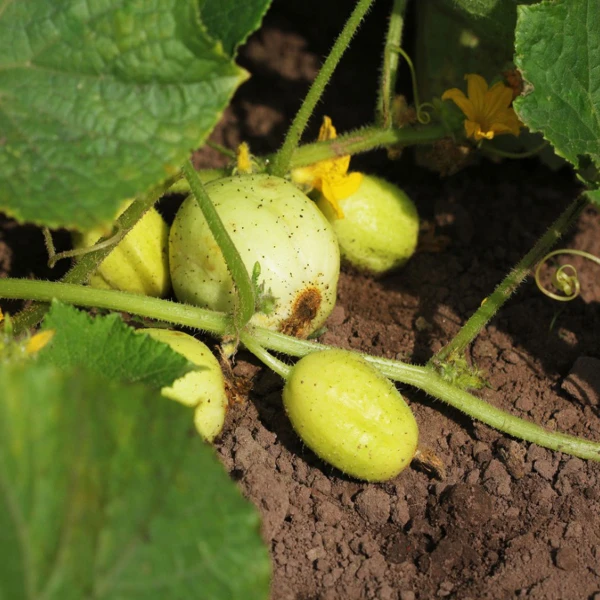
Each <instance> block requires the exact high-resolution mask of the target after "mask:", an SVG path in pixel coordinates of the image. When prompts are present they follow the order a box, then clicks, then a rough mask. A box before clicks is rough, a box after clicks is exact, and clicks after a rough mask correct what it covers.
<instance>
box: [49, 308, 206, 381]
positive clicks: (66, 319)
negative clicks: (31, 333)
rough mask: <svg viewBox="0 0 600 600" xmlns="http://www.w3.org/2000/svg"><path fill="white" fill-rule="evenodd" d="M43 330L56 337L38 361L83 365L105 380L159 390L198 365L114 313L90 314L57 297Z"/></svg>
mask: <svg viewBox="0 0 600 600" xmlns="http://www.w3.org/2000/svg"><path fill="white" fill-rule="evenodd" d="M43 329H52V330H54V337H53V338H52V341H51V342H50V343H49V344H48V345H47V346H46V347H45V348H43V349H42V350H41V351H40V353H39V360H40V361H41V362H42V363H44V364H53V365H56V366H57V367H59V368H61V369H64V370H70V369H72V368H73V367H82V368H83V367H85V368H86V369H87V370H89V371H92V372H94V373H96V374H97V375H99V376H102V377H105V378H107V379H116V380H118V381H122V382H126V383H129V382H141V383H144V384H146V385H147V386H149V387H152V388H154V389H160V388H162V387H165V386H169V385H171V384H172V383H173V382H174V381H175V380H176V379H178V378H179V377H182V376H183V375H185V373H187V372H188V371H190V370H192V369H197V368H198V367H196V366H195V365H193V364H192V363H190V362H189V361H188V360H187V359H186V358H184V357H183V356H182V355H181V354H179V353H177V352H175V351H174V350H172V349H171V347H170V346H169V345H168V344H164V343H163V342H158V341H156V340H154V339H152V338H151V337H150V336H147V335H140V334H137V333H135V330H134V329H133V328H131V327H129V326H128V325H126V324H125V323H124V322H123V320H122V319H121V317H120V316H119V315H118V314H116V313H111V314H109V315H106V316H97V317H92V316H90V315H89V314H88V313H87V312H84V311H81V310H77V309H76V308H74V307H72V306H68V305H66V304H62V303H60V302H58V301H56V300H55V301H54V302H53V303H52V306H51V307H50V310H49V312H48V313H47V314H46V317H45V319H44V323H43Z"/></svg>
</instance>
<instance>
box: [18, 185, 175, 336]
mask: <svg viewBox="0 0 600 600" xmlns="http://www.w3.org/2000/svg"><path fill="white" fill-rule="evenodd" d="M175 179H176V177H172V178H170V179H168V180H167V181H165V182H164V183H162V184H160V185H157V186H156V187H155V188H153V189H152V190H150V191H149V192H148V193H147V194H145V195H144V196H142V197H141V198H139V199H137V200H136V201H135V202H133V203H132V204H131V205H130V206H129V207H128V208H127V210H125V212H123V214H122V215H121V216H120V217H119V218H118V219H117V221H116V223H115V226H116V227H117V228H118V230H119V231H120V232H122V234H123V237H124V236H125V235H126V234H127V232H128V231H130V230H131V229H132V228H133V227H134V225H135V224H136V223H137V222H138V221H139V220H140V219H141V218H142V217H143V216H144V214H145V213H146V212H147V211H148V210H150V208H152V206H153V205H154V204H155V203H156V201H157V200H158V199H159V198H160V197H161V196H162V195H163V194H164V193H165V191H166V190H167V189H169V187H171V185H173V183H174V181H175ZM110 236H111V234H110V233H109V234H108V236H105V237H103V238H101V239H100V240H99V242H103V241H105V240H107V239H108V238H109V237H110ZM113 248H114V244H113V245H111V246H107V247H103V248H99V249H98V250H95V251H93V252H88V253H87V254H85V255H84V256H82V257H81V258H80V259H79V260H78V261H77V262H76V263H75V264H74V265H73V267H72V268H71V269H70V270H69V271H68V272H67V273H66V274H65V276H64V277H63V278H62V279H61V282H63V283H75V284H76V283H85V282H86V281H87V280H88V279H89V277H90V275H92V273H94V271H96V269H97V268H98V267H99V266H100V264H101V263H102V261H103V260H104V259H105V258H106V257H107V256H108V255H109V254H110V253H111V252H112V250H113ZM26 298H29V299H34V298H33V296H31V297H27V296H26ZM47 310H48V305H47V304H40V303H38V302H34V303H33V304H32V305H31V306H28V307H27V308H26V309H24V310H22V311H21V312H20V313H19V314H17V315H16V316H15V317H14V318H13V327H14V331H15V333H16V334H18V333H21V332H23V331H25V330H26V329H29V328H30V327H35V325H37V324H38V323H39V322H40V321H41V320H42V319H43V318H44V315H45V314H46V311H47Z"/></svg>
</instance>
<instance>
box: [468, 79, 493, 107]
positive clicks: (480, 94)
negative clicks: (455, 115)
mask: <svg viewBox="0 0 600 600" xmlns="http://www.w3.org/2000/svg"><path fill="white" fill-rule="evenodd" d="M465 79H466V80H467V96H468V97H469V100H470V101H471V102H472V103H473V107H474V108H475V111H476V112H477V113H481V112H483V111H484V110H485V94H486V92H487V91H488V84H487V83H486V81H485V79H484V78H483V77H482V76H481V75H476V74H475V73H470V74H468V75H465Z"/></svg>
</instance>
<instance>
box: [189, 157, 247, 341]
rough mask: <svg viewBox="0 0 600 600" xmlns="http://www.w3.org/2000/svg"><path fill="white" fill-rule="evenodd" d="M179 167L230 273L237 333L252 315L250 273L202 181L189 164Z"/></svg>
mask: <svg viewBox="0 0 600 600" xmlns="http://www.w3.org/2000/svg"><path fill="white" fill-rule="evenodd" d="M181 170H182V171H183V174H184V175H185V178H186V179H187V181H188V183H189V184H190V189H191V190H192V192H193V194H194V196H195V197H196V202H198V206H199V207H200V210H201V211H202V214H203V215H204V218H205V219H206V222H207V223H208V226H209V227H210V231H211V233H212V234H213V237H214V238H215V241H216V242H217V244H218V245H219V248H220V249H221V252H222V253H223V257H224V258H225V263H226V264H227V268H228V269H229V272H230V273H231V277H232V279H233V283H234V285H235V288H236V290H237V301H238V306H237V307H236V310H235V311H234V316H233V318H234V326H235V329H236V331H237V332H238V333H239V332H241V330H242V329H243V327H244V325H246V323H247V322H248V321H249V320H250V319H251V318H252V315H253V314H254V306H255V298H254V287H253V285H252V280H251V279H250V275H248V271H247V270H246V266H245V265H244V261H243V260H242V257H241V256H240V253H239V252H238V250H237V248H236V247H235V244H234V243H233V240H232V239H231V237H230V236H229V233H227V230H226V229H225V225H223V221H221V217H219V214H218V213H217V210H216V209H215V207H214V205H213V203H212V201H211V199H210V198H209V196H208V194H207V193H206V190H205V189H204V186H203V185H202V181H200V177H199V176H198V174H197V173H196V170H195V169H194V167H193V166H192V163H191V162H186V163H185V164H184V165H183V166H182V167H181Z"/></svg>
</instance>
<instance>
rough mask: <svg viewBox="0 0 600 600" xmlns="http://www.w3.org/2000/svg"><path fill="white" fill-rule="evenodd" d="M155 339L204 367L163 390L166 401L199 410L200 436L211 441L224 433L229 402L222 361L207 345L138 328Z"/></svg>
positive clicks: (181, 335) (173, 333)
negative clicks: (167, 399) (219, 360)
mask: <svg viewBox="0 0 600 600" xmlns="http://www.w3.org/2000/svg"><path fill="white" fill-rule="evenodd" d="M137 331H138V333H147V334H148V335H150V336H151V337H153V338H154V339H155V340H158V341H159V342H164V343H165V344H168V345H169V346H171V348H172V349H173V350H175V352H179V354H182V355H183V356H185V357H186V358H187V359H188V360H189V361H190V362H193V363H194V364H195V365H198V366H199V367H201V368H200V369H198V370H197V371H190V372H189V373H186V374H185V375H184V376H183V377H181V378H179V379H177V380H176V381H175V382H174V383H173V385H171V386H169V387H164V388H163V389H162V390H161V393H162V395H163V396H165V397H166V398H170V399H171V400H176V401H177V402H181V403H182V404H185V405H186V406H192V407H196V410H195V412H194V424H195V426H196V430H197V431H198V433H199V434H200V435H201V436H202V437H203V438H204V439H205V440H207V441H209V442H212V441H213V440H214V439H215V438H216V437H217V435H219V433H221V430H222V429H223V423H224V422H225V415H226V414H227V408H228V400H227V394H226V393H225V381H224V379H223V372H222V371H221V367H220V365H219V362H218V361H217V359H216V358H215V356H214V354H213V353H212V352H211V351H210V349H209V348H208V346H207V345H206V344H203V343H202V342H201V341H200V340H197V339H196V338H194V337H192V336H191V335H188V334H187V333H182V332H181V331H172V330H170V329H138V330H137Z"/></svg>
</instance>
